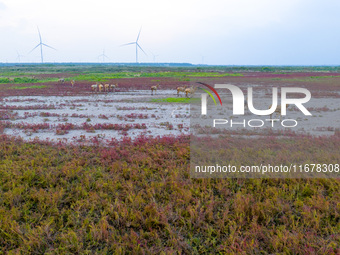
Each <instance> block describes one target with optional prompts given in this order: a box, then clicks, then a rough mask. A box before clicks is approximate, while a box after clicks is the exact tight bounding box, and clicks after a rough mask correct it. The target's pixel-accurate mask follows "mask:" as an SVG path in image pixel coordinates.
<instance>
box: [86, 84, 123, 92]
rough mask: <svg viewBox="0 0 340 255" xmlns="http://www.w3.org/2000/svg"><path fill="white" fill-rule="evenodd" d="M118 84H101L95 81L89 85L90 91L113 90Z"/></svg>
mask: <svg viewBox="0 0 340 255" xmlns="http://www.w3.org/2000/svg"><path fill="white" fill-rule="evenodd" d="M117 87H118V84H102V83H99V82H97V83H96V84H93V85H91V90H92V92H103V91H104V92H115V91H116V88H117Z"/></svg>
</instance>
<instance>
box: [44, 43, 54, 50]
mask: <svg viewBox="0 0 340 255" xmlns="http://www.w3.org/2000/svg"><path fill="white" fill-rule="evenodd" d="M42 45H44V46H46V47H49V48H51V49H53V50H57V49H55V48H53V47H51V46H49V45H47V44H45V43H42Z"/></svg>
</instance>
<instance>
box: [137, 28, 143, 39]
mask: <svg viewBox="0 0 340 255" xmlns="http://www.w3.org/2000/svg"><path fill="white" fill-rule="evenodd" d="M141 31H142V27H140V29H139V33H138V36H137V40H136V43H137V42H138V39H139V35H140V32H141Z"/></svg>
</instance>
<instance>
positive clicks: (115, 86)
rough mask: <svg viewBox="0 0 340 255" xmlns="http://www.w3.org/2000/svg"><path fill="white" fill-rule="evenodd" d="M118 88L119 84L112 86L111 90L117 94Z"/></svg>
mask: <svg viewBox="0 0 340 255" xmlns="http://www.w3.org/2000/svg"><path fill="white" fill-rule="evenodd" d="M116 88H118V83H116V84H111V85H110V89H111V91H112V92H115V91H116Z"/></svg>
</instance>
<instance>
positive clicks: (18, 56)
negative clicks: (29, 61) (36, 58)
mask: <svg viewBox="0 0 340 255" xmlns="http://www.w3.org/2000/svg"><path fill="white" fill-rule="evenodd" d="M21 57H24V55H20V54H19V52H18V51H17V58H16V59H18V60H19V62H21Z"/></svg>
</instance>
